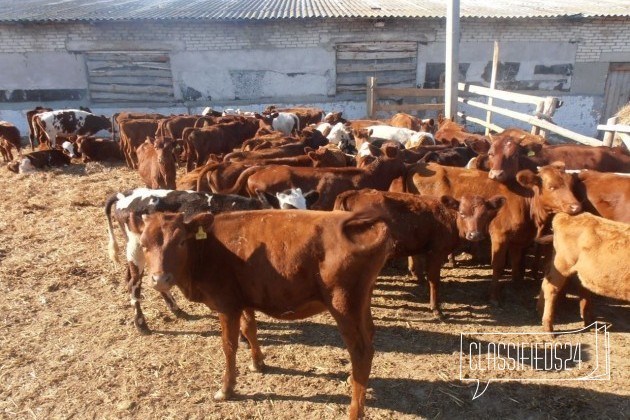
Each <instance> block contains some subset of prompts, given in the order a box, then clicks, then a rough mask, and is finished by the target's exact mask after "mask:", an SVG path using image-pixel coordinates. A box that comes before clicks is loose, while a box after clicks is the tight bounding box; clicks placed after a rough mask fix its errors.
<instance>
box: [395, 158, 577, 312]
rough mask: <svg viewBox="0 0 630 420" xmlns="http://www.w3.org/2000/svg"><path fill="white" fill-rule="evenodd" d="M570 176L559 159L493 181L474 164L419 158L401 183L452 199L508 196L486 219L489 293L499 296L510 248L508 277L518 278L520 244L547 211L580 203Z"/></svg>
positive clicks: (541, 224) (494, 299) (529, 237)
mask: <svg viewBox="0 0 630 420" xmlns="http://www.w3.org/2000/svg"><path fill="white" fill-rule="evenodd" d="M571 183H572V178H571V176H570V175H569V174H566V173H565V172H564V166H563V165H562V164H561V163H557V164H554V165H548V166H544V167H542V168H540V170H539V172H538V174H535V173H533V172H531V171H528V170H524V171H521V172H519V173H518V174H517V177H516V180H515V181H510V182H508V183H507V184H503V183H500V182H495V181H493V180H491V179H489V178H488V176H487V174H486V173H485V172H482V171H478V170H468V169H463V168H456V167H452V166H440V165H438V164H435V163H429V164H423V163H418V164H416V165H414V166H413V167H412V168H410V169H409V171H408V175H407V179H406V185H405V186H406V189H407V191H409V192H414V193H418V194H422V195H433V196H438V197H439V196H442V195H451V196H453V197H455V198H457V199H459V198H460V197H462V196H463V195H464V194H474V195H480V196H482V197H485V198H486V199H490V198H491V197H493V196H496V195H502V196H504V197H505V198H506V199H507V201H506V204H505V205H504V206H503V207H502V208H501V210H500V211H499V214H498V215H497V216H496V217H495V218H494V220H492V222H491V223H490V237H491V242H492V286H491V289H490V299H491V301H492V302H493V303H497V302H498V301H499V278H500V276H501V274H502V273H503V269H504V267H505V262H506V257H507V254H508V251H509V254H510V258H511V263H512V264H511V265H512V278H513V279H514V280H515V281H519V280H521V279H522V278H523V272H522V270H521V268H522V267H521V260H522V255H523V250H524V249H525V248H526V247H527V246H529V245H530V244H531V243H532V241H533V239H534V238H535V237H537V236H540V233H541V232H542V230H543V228H544V227H545V224H546V223H547V220H548V218H549V216H550V215H551V214H553V213H556V212H565V213H569V214H576V213H578V212H580V211H581V205H580V203H579V202H578V200H577V199H576V198H575V196H574V195H573V193H572V192H571Z"/></svg>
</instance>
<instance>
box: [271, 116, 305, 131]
mask: <svg viewBox="0 0 630 420" xmlns="http://www.w3.org/2000/svg"><path fill="white" fill-rule="evenodd" d="M272 116H273V120H272V121H271V126H272V127H273V129H274V130H276V131H280V132H281V133H283V134H284V135H286V136H289V135H291V134H297V133H298V132H299V131H300V120H299V118H298V117H297V115H295V114H293V113H291V112H279V113H274V114H272Z"/></svg>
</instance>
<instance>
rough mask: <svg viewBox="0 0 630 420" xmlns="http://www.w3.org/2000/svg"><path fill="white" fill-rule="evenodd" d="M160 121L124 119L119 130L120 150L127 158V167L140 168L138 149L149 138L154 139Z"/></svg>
mask: <svg viewBox="0 0 630 420" xmlns="http://www.w3.org/2000/svg"><path fill="white" fill-rule="evenodd" d="M158 125H159V120H157V119H153V118H129V119H122V120H120V122H119V125H118V128H119V131H120V142H119V144H120V150H121V152H122V153H123V156H124V157H125V161H126V162H127V167H129V168H132V169H137V168H138V156H137V155H136V149H137V148H138V147H139V146H140V145H141V144H142V143H144V141H145V140H146V138H147V137H150V138H153V137H154V136H155V133H156V131H157V128H158Z"/></svg>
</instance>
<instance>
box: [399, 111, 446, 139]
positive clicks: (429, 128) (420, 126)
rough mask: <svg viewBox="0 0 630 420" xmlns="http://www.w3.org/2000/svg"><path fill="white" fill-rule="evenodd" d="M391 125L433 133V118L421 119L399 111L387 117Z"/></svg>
mask: <svg viewBox="0 0 630 420" xmlns="http://www.w3.org/2000/svg"><path fill="white" fill-rule="evenodd" d="M389 125H391V126H392V127H402V128H408V129H410V130H413V131H423V132H425V133H431V134H433V133H435V128H436V127H435V120H433V118H427V119H424V120H423V119H421V118H418V117H414V116H413V115H409V114H405V113H404V112H399V113H398V114H394V116H393V117H391V118H390V119H389Z"/></svg>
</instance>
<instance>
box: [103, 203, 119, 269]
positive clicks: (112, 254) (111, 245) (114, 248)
mask: <svg viewBox="0 0 630 420" xmlns="http://www.w3.org/2000/svg"><path fill="white" fill-rule="evenodd" d="M116 202H118V194H113V195H112V196H111V197H109V198H108V199H107V202H106V203H105V216H106V217H107V233H108V235H109V241H108V244H107V252H108V254H109V259H110V260H112V261H113V262H116V263H117V262H120V260H119V259H118V252H119V248H118V243H117V242H116V236H115V235H114V227H113V226H112V206H113V205H114V204H116Z"/></svg>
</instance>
